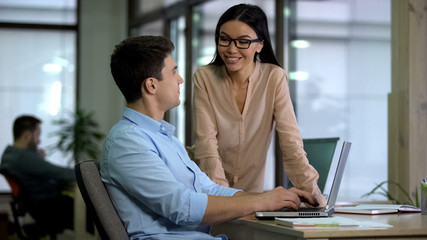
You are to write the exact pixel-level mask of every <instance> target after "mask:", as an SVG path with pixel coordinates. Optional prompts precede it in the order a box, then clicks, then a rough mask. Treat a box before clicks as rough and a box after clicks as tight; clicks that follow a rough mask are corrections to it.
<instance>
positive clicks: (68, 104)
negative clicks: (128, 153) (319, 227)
mask: <svg viewBox="0 0 427 240" xmlns="http://www.w3.org/2000/svg"><path fill="white" fill-rule="evenodd" d="M238 3H251V4H256V5H258V6H260V7H261V8H262V9H263V10H264V11H265V12H266V13H267V16H268V21H269V30H270V34H271V37H272V40H273V46H274V49H275V51H276V56H277V58H278V59H279V62H280V63H281V64H282V66H283V67H284V68H285V70H286V71H287V72H288V83H289V86H290V90H291V95H292V100H293V104H294V107H295V112H296V116H297V120H298V124H299V127H300V131H301V135H302V137H303V138H327V137H339V138H340V140H339V142H338V145H337V150H336V155H337V153H339V150H340V146H341V143H342V141H344V140H348V141H351V142H353V148H352V151H351V154H350V157H349V162H348V165H347V169H346V172H345V175H344V179H343V183H342V185H341V190H340V194H339V197H338V201H361V200H386V198H385V197H384V196H382V195H379V194H378V195H372V196H371V197H369V198H363V199H362V198H361V196H362V195H363V194H364V193H367V192H369V191H370V190H372V189H373V188H374V187H375V186H376V185H377V184H379V183H380V182H382V181H392V182H397V183H399V184H400V185H401V186H402V187H403V188H404V189H406V190H407V191H408V192H409V193H410V195H411V196H412V197H414V196H415V192H416V189H417V187H418V186H419V181H420V180H421V179H423V178H427V161H426V156H427V150H426V146H427V107H426V104H427V71H426V70H425V69H426V68H425V66H426V64H427V58H426V56H427V27H426V25H427V20H426V16H425V13H424V15H423V13H422V8H421V10H420V7H422V6H424V5H425V2H424V1H423V0H418V1H417V0H375V1H371V0H322V1H320V0H251V1H249V0H248V1H243V0H240V1H237V0H227V1H225V0H210V1H209V0H163V1H159V0H156V1H154V0H139V1H137V0H128V1H114V0H103V1H84V0H63V1H57V0H49V1H47V0H40V1H32V5H31V6H28V5H26V4H28V3H27V1H24V0H22V1H17V0H0V36H1V37H0V43H1V44H0V52H2V54H1V57H0V92H1V97H0V98H1V101H2V103H3V104H2V106H0V108H1V112H2V117H1V118H0V128H2V130H1V132H2V134H1V136H0V145H1V148H2V151H3V149H4V148H5V147H6V146H7V145H8V144H11V143H12V133H11V130H10V129H11V126H12V123H13V120H14V118H15V117H16V116H18V115H19V114H23V113H27V114H34V115H36V116H39V117H40V118H41V119H42V120H43V125H42V127H43V133H42V147H48V146H49V145H50V144H52V143H54V142H55V139H54V138H52V137H51V136H49V133H50V132H52V131H54V130H57V128H56V126H55V125H54V124H53V123H52V121H53V120H55V119H58V118H70V117H71V113H72V112H74V111H75V109H76V108H77V107H79V108H81V109H84V110H87V111H91V112H93V114H94V117H95V119H96V121H97V122H98V124H99V127H100V130H101V131H102V132H103V133H105V134H107V133H108V131H109V129H110V128H111V127H112V126H113V125H114V124H115V123H116V122H117V121H118V120H120V118H121V112H122V109H123V106H124V104H125V101H124V98H123V97H122V96H121V93H120V92H119V90H118V89H117V87H116V86H115V84H114V81H113V79H112V76H111V74H110V70H109V60H110V55H111V53H112V50H113V47H114V46H115V44H117V43H119V42H120V41H121V40H123V39H124V38H126V37H128V36H136V35H163V36H166V37H169V38H170V39H171V40H172V41H173V42H174V44H175V46H176V49H175V51H174V53H173V54H174V56H173V57H174V58H175V60H176V61H177V64H178V71H179V73H180V74H181V76H183V78H184V84H182V86H181V105H180V106H179V107H177V108H176V109H173V110H171V111H169V112H168V114H167V115H166V120H167V121H169V122H171V123H172V124H174V125H175V126H177V131H176V136H177V137H178V138H179V139H180V140H181V141H182V142H183V144H185V145H186V146H191V145H192V144H193V143H194V136H193V133H192V115H191V104H192V103H191V96H192V95H191V94H192V83H191V77H192V74H193V73H194V71H195V70H196V68H197V67H198V66H200V65H204V64H208V63H209V62H210V60H211V59H212V56H213V53H214V50H215V45H214V44H215V43H214V36H213V32H214V28H215V26H216V22H217V20H218V18H219V17H220V15H221V14H222V13H223V12H224V11H225V10H226V9H227V8H229V7H231V6H232V5H235V4H238ZM276 148H277V146H276V144H275V141H274V139H273V142H272V145H271V147H270V152H269V157H268V159H269V162H268V167H267V169H266V171H267V173H266V183H265V190H269V189H272V188H273V187H274V186H276V185H281V184H282V182H283V179H282V176H281V174H282V173H281V171H280V159H278V160H277V159H276V158H279V157H278V154H276V151H275V149H276ZM49 156H50V157H49V160H50V161H52V162H54V163H56V164H59V165H67V164H69V161H68V160H69V157H70V156H64V155H63V154H61V153H59V152H54V151H52V152H50V155H49ZM337 158H338V156H335V157H334V161H335V162H336V160H337ZM331 169H333V167H332V168H331ZM330 180H331V179H329V178H328V181H329V183H330ZM385 187H386V190H388V191H390V193H392V194H394V195H395V196H396V197H397V198H398V199H402V201H404V198H405V196H404V195H403V194H402V193H401V192H400V191H399V189H398V188H397V187H395V186H394V185H389V188H387V186H385ZM0 190H1V191H2V192H5V193H7V191H9V189H8V185H7V183H6V181H5V180H4V179H3V178H2V179H0Z"/></svg>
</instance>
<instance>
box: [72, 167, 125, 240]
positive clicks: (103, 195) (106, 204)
mask: <svg viewBox="0 0 427 240" xmlns="http://www.w3.org/2000/svg"><path fill="white" fill-rule="evenodd" d="M75 170H76V180H77V185H78V186H79V189H80V192H81V194H82V197H83V200H84V201H85V203H86V206H87V208H88V210H89V211H90V212H91V213H92V215H93V217H94V221H95V226H96V228H97V229H98V232H99V235H100V236H101V238H102V239H103V240H104V239H105V240H125V239H126V240H128V239H129V237H128V235H127V232H126V229H125V227H124V226H123V223H122V222H121V220H120V217H119V215H118V214H117V212H116V209H115V208H114V206H113V203H112V202H111V199H110V196H109V195H108V192H107V190H106V189H105V186H104V183H103V182H102V180H101V176H100V174H99V168H98V166H97V164H96V163H95V162H94V161H84V162H81V163H79V164H77V165H76V167H75Z"/></svg>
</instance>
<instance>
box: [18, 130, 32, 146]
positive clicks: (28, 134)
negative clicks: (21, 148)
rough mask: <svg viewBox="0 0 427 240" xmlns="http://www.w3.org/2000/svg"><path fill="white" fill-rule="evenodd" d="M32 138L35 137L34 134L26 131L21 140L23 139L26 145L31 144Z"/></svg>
mask: <svg viewBox="0 0 427 240" xmlns="http://www.w3.org/2000/svg"><path fill="white" fill-rule="evenodd" d="M32 137H33V132H32V131H31V130H25V131H24V132H23V133H22V135H21V137H20V138H19V139H22V140H24V141H25V142H26V143H29V142H30V140H31V139H32Z"/></svg>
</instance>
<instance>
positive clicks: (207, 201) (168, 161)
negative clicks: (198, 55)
mask: <svg viewBox="0 0 427 240" xmlns="http://www.w3.org/2000/svg"><path fill="white" fill-rule="evenodd" d="M173 49H174V46H173V44H172V43H171V42H170V41H169V40H168V39H166V38H164V37H160V36H140V37H133V38H128V39H126V40H124V41H122V42H121V43H120V44H118V45H117V46H116V48H115V51H114V53H113V54H112V56H111V64H110V66H111V72H112V75H113V77H114V81H115V82H116V84H117V86H118V87H119V89H120V91H121V92H122V93H123V95H124V97H125V99H126V103H127V104H126V107H125V109H124V112H123V119H122V120H121V121H119V122H118V123H117V124H116V125H115V126H114V127H113V128H112V129H111V131H110V133H109V135H108V137H107V139H106V141H105V143H104V147H103V151H102V154H101V176H102V179H103V181H104V182H105V184H106V187H107V190H108V192H109V194H110V197H111V199H112V201H113V203H114V206H115V208H116V210H117V211H118V213H119V216H120V218H121V220H122V222H123V223H124V225H125V227H126V229H127V232H128V234H129V237H130V239H227V238H226V236H216V237H214V236H212V235H210V234H209V230H210V227H209V225H210V224H213V223H219V222H223V221H228V220H231V219H234V218H238V217H241V216H245V215H248V214H251V213H253V212H255V211H258V210H260V211H261V210H266V211H268V210H277V209H280V208H283V207H286V206H290V207H293V208H298V207H299V205H300V199H299V197H305V198H306V199H308V201H309V202H310V203H312V204H314V203H315V202H314V199H313V196H312V195H311V194H310V193H307V192H304V191H301V190H298V189H295V188H294V189H291V190H286V189H284V188H281V187H280V188H276V189H274V190H272V191H269V192H266V193H263V194H255V193H245V192H242V191H239V190H236V189H232V188H228V187H223V186H219V185H216V184H215V183H213V182H212V181H211V180H210V179H209V178H208V177H207V176H206V175H205V174H204V173H203V172H202V171H200V169H199V168H198V167H197V165H196V164H195V163H194V162H193V161H191V160H190V158H189V157H188V155H187V152H186V150H185V148H184V146H183V145H182V144H181V143H180V142H179V140H178V139H177V138H175V137H174V136H173V133H174V130H175V128H174V127H173V126H172V125H170V124H168V123H167V122H165V121H163V120H162V119H163V116H164V113H165V112H166V111H167V110H169V109H171V108H174V107H176V106H178V105H179V103H180V100H179V94H180V90H179V85H180V84H182V83H183V79H182V78H181V77H180V75H179V74H178V73H177V66H176V63H175V61H174V60H173V58H172V57H171V52H172V51H173Z"/></svg>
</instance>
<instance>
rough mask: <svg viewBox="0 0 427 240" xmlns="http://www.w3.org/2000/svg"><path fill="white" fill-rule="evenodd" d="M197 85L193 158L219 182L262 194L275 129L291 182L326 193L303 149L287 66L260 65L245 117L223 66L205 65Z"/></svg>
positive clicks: (252, 79)
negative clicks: (321, 189)
mask: <svg viewBox="0 0 427 240" xmlns="http://www.w3.org/2000/svg"><path fill="white" fill-rule="evenodd" d="M193 81H194V113H195V134H196V143H195V153H194V157H195V159H197V160H199V161H200V168H201V169H202V171H204V172H205V173H206V174H207V175H208V176H209V177H210V178H211V179H212V180H213V181H214V182H216V183H217V184H220V185H225V186H230V187H233V188H238V189H243V190H245V191H251V192H262V191H263V185H264V174H265V163H266V158H267V151H268V147H269V144H270V139H271V136H272V134H273V133H274V131H273V130H274V129H273V128H274V126H275V127H276V129H277V132H278V134H279V143H280V147H281V149H282V152H283V164H284V168H285V171H286V174H287V175H288V177H289V179H290V180H291V182H292V183H293V184H294V186H296V187H297V188H299V189H303V190H306V191H308V192H312V193H314V194H315V195H318V194H320V195H321V193H320V190H319V188H318V187H317V179H318V173H317V172H316V170H315V169H314V168H313V167H312V166H311V165H309V163H308V160H307V157H306V153H305V152H304V149H303V143H302V139H301V135H300V132H299V130H298V126H297V122H296V118H295V114H294V110H293V106H292V103H291V99H290V95H289V88H288V84H287V81H286V72H285V71H284V70H283V69H282V68H280V67H278V66H276V65H273V64H267V63H259V62H257V63H256V67H255V70H254V72H253V74H252V75H251V76H250V78H249V86H248V91H247V95H246V102H245V105H244V108H243V112H242V113H240V111H239V109H238V107H237V104H236V102H235V98H234V95H233V91H232V87H231V79H230V78H229V77H228V75H227V73H226V69H225V67H224V66H216V65H207V66H202V67H200V68H199V69H197V71H196V73H195V74H194V79H193ZM317 198H318V197H317ZM319 200H320V199H319ZM322 200H323V199H322ZM322 202H323V201H322Z"/></svg>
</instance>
